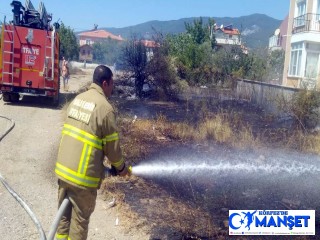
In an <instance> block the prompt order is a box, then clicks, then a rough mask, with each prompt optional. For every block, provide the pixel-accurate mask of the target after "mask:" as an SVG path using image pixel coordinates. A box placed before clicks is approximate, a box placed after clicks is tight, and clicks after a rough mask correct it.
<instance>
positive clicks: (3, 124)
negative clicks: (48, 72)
mask: <svg viewBox="0 0 320 240" xmlns="http://www.w3.org/2000/svg"><path fill="white" fill-rule="evenodd" d="M91 76H92V75H90V70H89V71H88V72H87V74H86V75H76V76H72V77H71V79H70V82H69V84H70V87H69V92H67V93H66V92H64V91H62V92H61V102H62V103H63V102H64V101H65V99H68V98H69V95H72V94H73V92H75V91H77V90H78V89H79V87H81V86H82V85H84V84H86V83H87V82H88V81H91ZM38 101H39V100H38V99H32V98H25V99H23V100H22V101H21V102H19V103H16V104H9V103H4V102H3V101H2V100H0V115H2V116H6V117H8V118H12V119H13V120H14V121H15V128H14V129H13V130H12V131H11V132H10V133H9V135H7V136H6V137H5V138H4V139H3V140H2V141H1V142H0V163H1V164H0V173H1V175H2V176H3V177H4V178H5V179H6V181H7V182H8V183H9V184H10V185H11V187H12V188H13V189H14V190H15V191H16V192H17V193H18V194H19V195H20V196H21V197H22V198H23V199H24V200H25V201H26V202H27V203H28V205H29V206H30V207H31V209H32V210H33V211H34V213H35V214H36V216H37V217H38V219H39V220H40V222H41V224H42V226H43V229H44V230H45V232H46V233H48V232H49V228H50V225H51V223H52V221H53V219H54V216H55V214H56V211H57V179H56V177H55V175H54V163H55V157H56V154H57V149H58V143H59V139H60V134H61V129H62V125H63V121H62V114H61V113H62V109H61V108H58V109H55V108H51V107H50V106H48V104H45V103H39V102H38ZM7 126H8V123H7V121H5V120H2V119H0V133H2V132H3V131H4V129H5V128H7ZM0 202H1V204H0V236H1V239H2V240H29V239H39V235H38V233H37V230H36V227H35V226H34V224H33V222H32V221H31V220H30V218H29V216H28V215H27V213H26V212H25V211H24V210H23V209H22V208H21V207H20V205H19V204H18V203H17V202H16V201H15V200H14V198H13V197H12V196H11V195H10V194H9V193H8V192H7V190H6V189H5V188H4V187H3V186H2V184H1V185H0ZM117 218H118V220H119V222H118V225H116V219H117ZM88 239H94V240H100V239H101V240H102V239H110V240H112V239H114V240H115V239H117V240H118V239H124V240H126V239H133V240H141V239H149V234H148V233H146V232H142V231H140V230H139V231H138V230H133V229H132V230H131V231H128V230H126V229H125V227H124V226H123V218H122V215H121V213H120V212H119V209H118V208H117V207H114V208H110V209H108V202H107V201H104V200H103V198H102V195H101V192H99V196H98V199H97V204H96V209H95V211H94V213H93V215H92V217H91V222H90V230H89V237H88Z"/></svg>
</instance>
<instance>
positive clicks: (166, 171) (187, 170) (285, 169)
mask: <svg viewBox="0 0 320 240" xmlns="http://www.w3.org/2000/svg"><path fill="white" fill-rule="evenodd" d="M319 172H320V168H318V167H317V166H314V165H309V164H305V163H297V162H293V163H292V164H290V165H288V164H283V163H275V162H270V163H260V164H257V163H249V162H238V163H233V162H230V161H219V162H214V161H212V163H207V162H202V163H196V162H194V161H193V163H190V161H188V160H187V161H179V163H175V162H170V163H168V162H154V163H142V164H139V165H136V166H133V167H132V174H133V175H137V176H148V177H151V176H167V175H171V176H175V175H177V174H178V175H179V176H182V177H183V176H188V177H192V176H199V175H203V174H205V175H246V176H250V175H252V174H261V175H277V174H282V173H286V174H289V175H290V176H299V175H303V174H309V173H310V174H315V173H319Z"/></svg>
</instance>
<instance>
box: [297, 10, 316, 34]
mask: <svg viewBox="0 0 320 240" xmlns="http://www.w3.org/2000/svg"><path fill="white" fill-rule="evenodd" d="M302 32H319V33H320V14H314V13H307V14H304V15H301V16H299V17H296V18H294V20H293V29H292V33H293V34H295V33H302Z"/></svg>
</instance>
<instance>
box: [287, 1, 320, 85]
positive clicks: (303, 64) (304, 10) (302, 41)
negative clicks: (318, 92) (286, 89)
mask: <svg viewBox="0 0 320 240" xmlns="http://www.w3.org/2000/svg"><path fill="white" fill-rule="evenodd" d="M287 35H288V37H287V46H286V56H285V64H284V76H283V85H285V86H290V87H296V88H308V89H315V88H316V89H320V83H319V80H320V77H319V74H320V71H319V63H320V60H319V57H320V0H291V1H290V12H289V22H288V33H287Z"/></svg>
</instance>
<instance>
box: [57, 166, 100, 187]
mask: <svg viewBox="0 0 320 240" xmlns="http://www.w3.org/2000/svg"><path fill="white" fill-rule="evenodd" d="M55 172H56V174H57V175H59V176H61V177H63V178H65V179H66V180H69V181H71V182H73V183H76V184H78V185H81V186H85V187H98V185H99V182H100V178H95V177H88V176H86V175H85V174H80V173H77V172H75V171H73V170H71V169H70V168H67V167H65V166H63V165H61V164H60V163H56V168H55Z"/></svg>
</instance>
